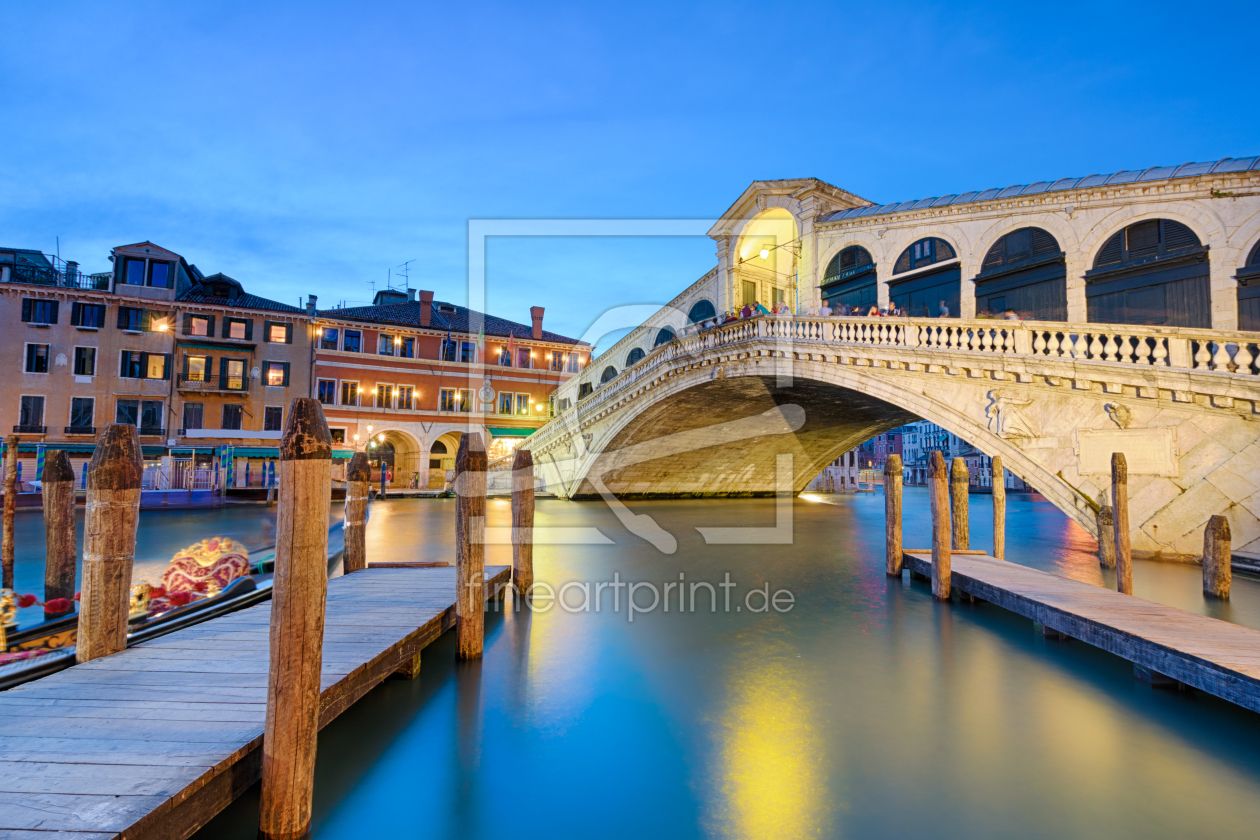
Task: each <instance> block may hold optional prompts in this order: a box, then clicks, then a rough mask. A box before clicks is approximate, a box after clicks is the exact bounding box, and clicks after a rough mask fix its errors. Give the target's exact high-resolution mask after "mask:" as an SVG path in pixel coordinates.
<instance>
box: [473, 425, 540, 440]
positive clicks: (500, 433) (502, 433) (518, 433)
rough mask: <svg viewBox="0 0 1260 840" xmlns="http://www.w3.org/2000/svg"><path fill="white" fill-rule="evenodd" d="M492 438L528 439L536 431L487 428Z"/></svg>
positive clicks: (502, 427) (500, 427)
mask: <svg viewBox="0 0 1260 840" xmlns="http://www.w3.org/2000/svg"><path fill="white" fill-rule="evenodd" d="M486 428H487V430H488V431H489V432H490V435H491V436H492V437H522V438H523V437H529V436H530V435H532V434H533V433H534V432H536V431H538V430H537V429H514V428H509V427H507V426H487V427H486Z"/></svg>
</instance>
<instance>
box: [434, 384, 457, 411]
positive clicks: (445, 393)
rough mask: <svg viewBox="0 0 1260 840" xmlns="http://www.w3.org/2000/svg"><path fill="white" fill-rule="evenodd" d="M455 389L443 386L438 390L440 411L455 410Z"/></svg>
mask: <svg viewBox="0 0 1260 840" xmlns="http://www.w3.org/2000/svg"><path fill="white" fill-rule="evenodd" d="M455 410H456V407H455V389H454V388H443V389H442V390H441V391H439V392H438V411H455Z"/></svg>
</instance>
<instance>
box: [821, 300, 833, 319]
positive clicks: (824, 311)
mask: <svg viewBox="0 0 1260 840" xmlns="http://www.w3.org/2000/svg"><path fill="white" fill-rule="evenodd" d="M818 314H819V315H821V316H822V317H824V318H830V317H831V307H830V306H828V305H827V301H825V300H824V301H823V305H822V309H819V310H818Z"/></svg>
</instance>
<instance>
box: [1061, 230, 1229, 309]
mask: <svg viewBox="0 0 1260 840" xmlns="http://www.w3.org/2000/svg"><path fill="white" fill-rule="evenodd" d="M1085 300H1086V303H1087V307H1088V319H1089V321H1091V322H1093V323H1102V324H1150V325H1156V326H1169V327H1201V328H1204V329H1207V328H1210V327H1211V326H1212V292H1211V284H1210V283H1209V280H1208V249H1207V246H1205V245H1203V244H1202V243H1201V242H1200V241H1199V237H1198V236H1196V235H1195V233H1194V231H1192V230H1191V229H1190V228H1188V227H1186V226H1185V225H1183V224H1182V223H1181V222H1177V221H1173V220H1172V219H1148V220H1147V221H1143V222H1137V223H1135V224H1132V225H1129V226H1128V227H1126V228H1125V229H1124V230H1121V231H1119V232H1117V233H1115V234H1114V235H1112V236H1111V238H1109V239H1108V240H1107V241H1106V242H1105V243H1104V244H1103V246H1102V248H1101V249H1100V250H1099V251H1098V256H1097V257H1096V258H1095V259H1094V267H1093V269H1092V270H1090V271H1087V272H1086V273H1085Z"/></svg>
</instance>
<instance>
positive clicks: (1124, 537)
mask: <svg viewBox="0 0 1260 840" xmlns="http://www.w3.org/2000/svg"><path fill="white" fill-rule="evenodd" d="M1111 515H1112V521H1113V522H1114V525H1113V530H1114V532H1115V535H1116V589H1117V590H1118V591H1120V592H1123V593H1124V594H1125V595H1132V594H1133V547H1132V545H1131V543H1130V541H1129V464H1128V461H1126V460H1125V457H1124V453H1123V452H1113V453H1111Z"/></svg>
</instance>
